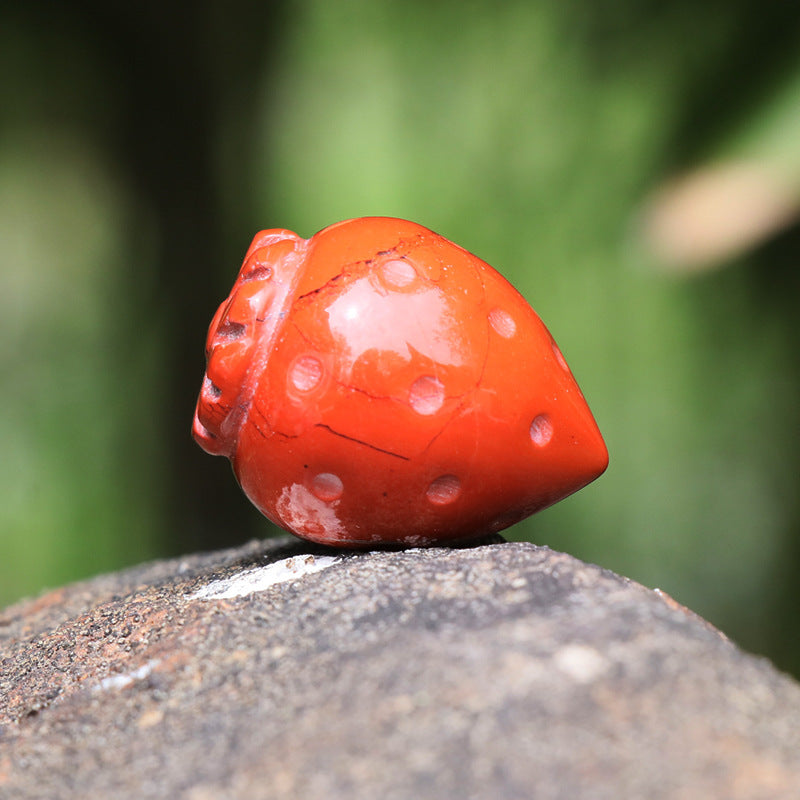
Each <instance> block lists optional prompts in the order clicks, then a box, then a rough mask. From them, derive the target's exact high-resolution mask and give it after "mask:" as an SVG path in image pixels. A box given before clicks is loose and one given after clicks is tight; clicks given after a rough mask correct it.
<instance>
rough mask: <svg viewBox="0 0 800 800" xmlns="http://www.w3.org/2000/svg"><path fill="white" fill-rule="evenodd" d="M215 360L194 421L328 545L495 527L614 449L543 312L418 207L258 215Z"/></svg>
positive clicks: (209, 354) (207, 444)
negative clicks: (263, 227) (281, 222)
mask: <svg viewBox="0 0 800 800" xmlns="http://www.w3.org/2000/svg"><path fill="white" fill-rule="evenodd" d="M206 358H207V368H206V376H205V379H204V381H203V387H202V390H201V392H200V398H199V400H198V402H197V410H196V412H195V419H194V436H195V438H196V439H197V441H198V442H199V443H200V445H201V446H202V447H203V448H204V449H205V450H207V451H208V452H209V453H214V454H219V455H226V456H228V457H229V458H230V459H231V461H232V463H233V468H234V471H235V473H236V476H237V478H238V480H239V483H240V484H241V486H242V488H243V489H244V491H245V493H246V494H247V496H248V497H249V498H250V500H251V501H252V502H253V503H254V504H255V505H256V506H257V507H258V508H259V509H260V510H261V511H262V512H263V513H264V514H265V515H266V516H267V517H269V519H271V520H272V521H273V522H275V523H276V524H278V525H280V526H281V527H283V528H286V529H287V530H289V531H292V532H293V533H295V534H297V535H298V536H300V537H303V538H305V539H310V540H313V541H316V542H321V543H323V544H329V545H336V546H348V547H351V546H352V547H362V546H370V545H374V544H376V543H397V544H407V545H429V544H435V543H442V542H450V541H457V540H459V539H465V538H471V537H474V536H477V535H480V534H481V533H484V532H487V531H498V530H501V529H503V528H506V527H508V526H509V525H512V524H514V523H515V522H517V521H519V520H521V519H523V518H524V517H527V516H528V515H530V514H532V513H534V512H535V511H539V510H540V509H542V508H545V507H546V506H549V505H551V504H552V503H555V502H556V501H558V500H560V499H562V498H563V497H566V496H567V495H569V494H571V493H572V492H575V491H576V490H578V489H580V488H581V487H582V486H585V485H586V484H587V483H589V482H590V481H592V480H594V479H595V478H596V477H597V476H598V475H600V474H601V473H602V472H603V471H604V470H605V468H606V466H607V464H608V453H607V451H606V447H605V444H604V442H603V439H602V437H601V435H600V432H599V430H598V428H597V425H596V424H595V421H594V419H593V417H592V414H591V412H590V411H589V408H588V406H587V405H586V402H585V400H584V398H583V395H582V394H581V391H580V389H579V388H578V386H577V384H576V383H575V380H574V378H573V377H572V374H571V373H570V371H569V368H568V367H567V364H566V362H565V361H564V358H563V356H562V355H561V353H560V351H559V349H558V347H557V346H556V344H555V342H554V341H553V338H552V336H551V335H550V333H549V332H548V330H547V328H545V326H544V324H543V323H542V321H541V320H540V319H539V317H538V316H537V315H536V313H535V312H534V311H533V310H532V309H531V307H530V306H529V305H528V304H527V303H526V302H525V300H524V299H523V297H522V296H521V295H520V294H519V293H518V292H517V291H516V290H515V289H514V288H513V287H512V286H511V285H510V284H509V283H508V282H507V281H506V280H505V279H504V278H503V277H502V276H501V275H500V274H499V273H497V272H496V271H495V270H494V269H492V268H491V267H490V266H489V265H488V264H486V263H485V262H483V261H481V260H480V259H479V258H477V257H476V256H474V255H472V254H471V253H468V252H467V251H466V250H463V249H462V248H460V247H458V246H457V245H455V244H453V243H452V242H449V241H448V240H447V239H444V238H443V237H442V236H439V235H438V234H436V233H433V232H432V231H430V230H428V229H427V228H423V227H422V226H420V225H417V224H415V223H412V222H406V221H404V220H399V219H390V218H384V217H370V218H364V219H355V220H348V221H346V222H340V223H338V224H336V225H331V226H330V227H328V228H325V229H324V230H322V231H320V232H319V233H318V234H316V235H315V236H313V237H312V238H311V239H308V240H305V239H301V238H300V237H299V236H297V235H296V234H294V233H292V232H290V231H286V230H268V231H262V232H261V233H259V234H258V235H257V236H256V237H255V239H254V240H253V243H252V244H251V245H250V249H249V250H248V251H247V255H246V257H245V260H244V264H243V266H242V268H241V271H240V272H239V276H238V278H237V280H236V283H235V284H234V287H233V290H232V291H231V294H230V296H229V297H228V299H227V300H226V301H225V302H224V303H223V304H222V305H221V306H220V308H219V310H218V311H217V313H216V315H215V317H214V319H213V321H212V323H211V327H210V329H209V332H208V340H207V344H206Z"/></svg>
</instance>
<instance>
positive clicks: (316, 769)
mask: <svg viewBox="0 0 800 800" xmlns="http://www.w3.org/2000/svg"><path fill="white" fill-rule="evenodd" d="M287 559H289V560H287ZM0 663H1V664H2V672H1V673H0V797H2V798H15V800H16V799H17V798H19V799H20V800H24V799H25V798H48V800H52V799H53V798H57V799H58V800H60V799H61V798H82V800H85V799H86V798H111V797H113V798H115V800H127V799H128V798H131V800H133V799H134V798H135V799H136V800H146V799H147V798H165V797H169V798H186V799H187V800H206V799H208V800H211V798H236V799H237V800H249V799H250V798H278V799H280V798H293V799H295V798H304V799H310V800H314V799H315V798H326V800H330V799H331V798H333V799H335V798H383V799H384V800H405V798H414V800H417V799H418V798H437V800H440V799H442V798H443V799H445V800H447V799H449V798H453V799H455V798H459V800H463V799H465V798H481V800H483V799H484V798H492V800H505V798H509V799H511V798H537V800H539V799H542V800H548V799H549V798H564V799H565V800H566V799H567V798H568V799H569V800H583V799H585V798H591V799H592V800H594V798H597V799H598V800H600V799H601V798H602V799H604V798H609V800H611V798H614V800H619V799H620V798H626V799H627V798H648V800H659V799H660V798H670V800H672V799H673V798H674V799H675V800H692V799H693V798H702V799H703V800H709V799H713V798H720V799H721V800H722V799H724V800H740V799H742V800H744V799H748V800H749V799H750V798H753V799H756V798H764V800H767V799H768V800H776V799H779V798H787V800H788V798H792V800H796V799H797V798H798V797H800V686H798V684H796V683H795V682H794V681H792V680H791V679H789V678H788V677H786V676H784V675H781V674H780V673H778V672H777V671H776V670H775V669H774V668H773V667H772V666H771V665H770V664H769V663H768V662H767V661H765V660H763V659H758V658H754V657H753V656H750V655H748V654H746V653H743V652H742V651H740V650H739V649H738V648H737V647H736V646H735V645H733V644H732V643H731V642H729V641H728V640H727V639H726V638H725V637H724V636H723V635H722V634H720V633H719V632H718V631H716V630H715V629H714V628H712V627H711V626H710V625H709V624H708V623H705V622H704V621H703V620H701V619H700V618H698V617H696V616H695V615H694V614H692V613H691V612H688V611H686V610H685V609H683V608H682V607H680V606H678V605H677V604H676V603H675V602H674V601H672V600H671V599H670V598H669V597H667V596H665V595H661V594H659V593H657V592H654V591H650V590H648V589H645V588H644V587H642V586H640V585H638V584H636V583H633V582H631V581H629V580H626V579H624V578H620V577H618V576H617V575H614V574H613V573H610V572H607V571H604V570H602V569H599V568H597V567H594V566H591V565H587V564H584V563H582V562H580V561H577V560H576V559H574V558H572V557H570V556H568V555H564V554H561V553H556V552H553V551H551V550H549V549H547V548H542V547H535V546H533V545H530V544H511V543H502V542H498V543H495V544H489V545H484V546H477V547H473V548H463V549H430V550H406V551H400V552H375V553H361V554H353V553H336V552H331V551H322V550H318V549H314V548H312V547H309V546H308V545H306V544H303V543H301V542H298V541H295V540H289V539H281V540H273V541H271V542H266V543H264V542H253V543H250V544H248V545H245V546H244V547H242V548H239V549H235V550H228V551H224V552H219V553H211V554H205V555H199V556H192V557H188V558H185V559H180V560H175V561H165V562H158V563H155V564H150V565H144V566H142V567H138V568H135V569H132V570H128V571H124V572H120V573H118V574H115V575H109V576H103V577H100V578H97V579H94V580H91V581H87V582H85V583H81V584H76V585H73V586H69V587H66V588H63V589H59V590H57V591H55V592H51V593H49V594H46V595H44V596H43V597H40V598H38V599H36V600H33V601H27V602H24V603H20V604H17V605H16V606H12V607H10V608H8V609H6V610H5V611H4V612H2V613H0Z"/></svg>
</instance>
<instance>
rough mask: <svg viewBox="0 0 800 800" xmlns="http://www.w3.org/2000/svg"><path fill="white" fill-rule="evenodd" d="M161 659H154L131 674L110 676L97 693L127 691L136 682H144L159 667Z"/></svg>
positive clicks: (96, 688)
mask: <svg viewBox="0 0 800 800" xmlns="http://www.w3.org/2000/svg"><path fill="white" fill-rule="evenodd" d="M160 662H161V659H160V658H154V659H152V660H151V661H148V662H147V663H146V664H142V666H141V667H139V668H138V669H134V670H131V671H130V672H123V673H120V674H117V675H109V676H108V677H107V678H103V680H101V681H100V682H99V683H98V684H97V685H96V686H95V687H94V691H95V692H107V691H109V690H110V689H125V688H126V687H128V686H130V685H131V684H132V683H135V682H136V681H141V680H144V679H145V678H146V677H148V675H150V673H151V672H152V671H153V670H154V669H155V668H156V667H157V666H158V665H159V663H160Z"/></svg>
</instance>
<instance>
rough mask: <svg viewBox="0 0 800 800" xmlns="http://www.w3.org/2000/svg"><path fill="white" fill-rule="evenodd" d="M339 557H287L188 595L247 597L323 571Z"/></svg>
mask: <svg viewBox="0 0 800 800" xmlns="http://www.w3.org/2000/svg"><path fill="white" fill-rule="evenodd" d="M338 561H341V559H339V558H335V557H333V556H312V555H306V556H303V555H300V556H292V557H291V558H284V559H283V561H276V562H275V563H273V564H267V565H266V566H264V567H257V568H256V569H248V570H246V571H245V572H240V573H239V574H238V575H231V576H230V577H227V578H221V579H220V580H217V581H213V582H212V583H209V584H207V585H206V586H203V587H202V588H200V589H198V590H197V591H196V592H195V593H194V594H191V595H189V596H188V599H189V600H226V599H229V598H232V597H246V596H247V595H248V594H253V593H254V592H263V591H264V590H265V589H269V587H270V586H275V584H277V583H285V582H286V581H294V580H297V579H298V578H302V577H303V576H304V575H310V574H311V573H313V572H320V571H321V570H323V569H327V568H328V567H331V566H333V565H334V564H336V563H337V562H338Z"/></svg>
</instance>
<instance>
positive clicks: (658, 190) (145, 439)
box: [0, 0, 800, 674]
mask: <svg viewBox="0 0 800 800" xmlns="http://www.w3.org/2000/svg"><path fill="white" fill-rule="evenodd" d="M17 6H18V7H17V8H9V7H8V5H4V8H3V11H2V12H0V75H2V77H1V78H0V91H1V92H2V97H1V98H0V101H1V102H0V122H1V124H0V304H2V305H1V311H2V313H0V334H1V335H0V368H1V369H2V375H3V390H4V391H3V394H4V398H3V400H4V402H3V413H2V415H0V441H2V447H3V454H2V455H3V457H2V459H1V460H0V493H1V494H0V604H5V603H8V602H12V601H14V600H15V599H17V598H19V597H21V596H23V595H29V594H32V593H36V592H39V591H41V590H42V589H44V588H45V587H53V586H55V585H58V584H61V583H63V582H66V581H70V580H73V579H77V578H81V577H84V576H88V575H92V574H95V573H97V572H99V571H104V570H111V569H115V568H118V567H120V566H122V565H126V564H132V563H135V562H138V561H140V560H143V559H147V558H154V557H158V556H163V555H172V554H178V553H184V552H191V551H196V550H201V549H211V548H217V547H222V546H226V545H232V544H236V543H240V542H243V541H245V540H247V539H248V538H251V537H263V536H266V535H269V534H271V533H273V532H274V531H273V529H271V528H270V527H269V526H268V525H267V523H266V522H265V521H264V520H263V519H262V518H261V517H260V516H259V515H258V514H257V512H255V511H254V510H253V509H252V508H251V507H250V505H249V504H248V503H247V501H246V500H245V499H244V497H243V496H242V495H241V494H240V492H239V489H238V487H237V486H236V485H235V481H234V479H233V477H232V474H231V472H230V468H229V466H228V464H227V461H225V460H223V459H213V458H211V457H209V456H207V455H206V454H204V453H203V452H202V451H201V450H200V448H199V447H197V446H196V445H195V444H194V442H193V441H192V440H191V437H190V435H189V430H190V424H191V417H192V413H193V407H194V402H195V396H196V392H197V391H198V389H199V386H200V381H201V378H202V374H203V367H204V363H203V344H204V338H205V331H206V326H207V325H208V323H209V321H210V319H211V316H212V314H213V312H214V310H215V309H216V306H217V305H218V303H219V302H220V301H221V300H222V299H223V297H224V296H225V295H226V294H227V292H228V290H229V288H230V285H231V284H232V281H233V278H234V276H235V274H236V271H237V270H238V266H239V263H240V260H241V258H242V256H243V255H244V251H245V249H246V248H247V246H248V244H249V242H250V239H251V237H252V236H253V234H254V233H255V232H256V231H257V230H259V229H261V228H267V227H286V228H290V229H292V230H296V231H297V232H298V233H300V234H301V235H303V236H310V235H311V234H313V233H314V232H316V231H317V230H318V229H320V228H322V227H324V226H325V225H328V224H330V223H332V222H334V221H337V220H341V219H345V218H349V217H355V216H362V215H391V216H400V217H405V218H409V219H412V220H414V221H417V222H420V223H422V224H424V225H426V226H428V227H430V228H433V229H434V230H436V231H438V232H439V233H441V234H443V235H445V236H447V237H448V238H450V239H452V240H454V241H456V242H457V243H459V244H461V245H462V246H464V247H466V248H467V249H469V250H471V251H473V252H475V253H476V254H477V255H479V256H481V257H482V258H484V259H485V260H486V261H488V262H489V263H490V264H492V265H494V266H495V267H496V268H498V269H499V270H500V271H501V272H502V273H503V274H505V275H506V276H507V277H508V278H509V279H510V280H511V281H512V282H513V283H514V284H515V285H516V286H517V287H518V288H519V289H520V290H521V291H522V292H523V294H524V295H525V296H526V297H527V299H528V300H529V301H530V303H531V304H532V305H533V307H534V308H535V309H536V310H537V311H538V313H539V314H540V316H541V317H542V318H543V319H544V321H545V322H546V323H547V325H548V326H549V328H550V330H551V331H552V333H553V335H554V336H555V338H556V340H557V341H558V342H559V344H560V346H561V349H562V350H563V351H564V353H565V355H566V357H567V360H568V361H569V363H570V365H571V367H572V369H573V372H574V373H575V375H576V377H577V379H578V381H579V383H580V384H581V387H582V388H583V390H584V392H585V394H586V396H587V398H588V400H589V402H590V405H591V406H592V409H593V411H594V413H595V416H596V418H597V420H598V423H599V425H600V428H601V430H602V431H603V433H604V435H605V437H606V441H607V443H608V447H609V451H610V453H611V466H610V468H609V471H608V472H607V473H606V475H605V476H604V477H603V478H601V479H600V480H599V481H597V482H596V483H594V484H592V485H591V486H590V487H588V488H587V489H585V490H583V491H582V492H580V493H579V494H577V495H575V496H573V497H572V498H570V499H568V500H566V501H564V502H563V503H560V504H558V505H557V506H555V507H553V508H551V509H549V510H547V511H545V512H543V513H541V514H539V515H537V516H535V517H533V518H532V519H530V520H528V521H526V522H525V523H523V524H521V525H519V526H517V527H516V528H513V529H511V530H510V531H508V532H507V535H508V537H509V538H512V539H529V540H531V541H534V542H537V543H541V544H547V545H549V546H551V547H553V548H556V549H559V550H566V551H568V552H571V553H573V554H575V555H577V556H579V557H580V558H583V559H586V560H589V561H592V562H595V563H598V564H601V565H603V566H605V567H609V568H611V569H613V570H616V571H618V572H621V573H623V574H625V575H627V576H629V577H631V578H634V579H636V580H638V581H641V582H642V583H644V584H646V585H648V586H657V587H660V588H662V589H663V590H665V591H667V592H669V593H670V594H672V595H673V596H674V597H675V598H676V599H677V600H678V601H679V602H681V603H684V604H686V605H688V606H690V607H691V608H693V609H694V610H696V611H697V612H698V613H700V614H702V615H703V616H705V617H707V618H708V619H709V620H711V621H712V622H714V623H715V624H716V625H718V626H719V627H721V628H722V629H723V630H724V631H726V632H727V633H728V634H729V635H730V636H732V637H733V638H734V639H736V640H737V641H738V642H740V643H741V644H742V645H743V646H745V647H746V648H748V649H750V650H752V651H755V652H759V653H764V654H766V655H768V656H770V657H771V658H772V659H773V660H775V661H776V663H777V664H778V665H779V666H781V667H783V668H784V669H787V670H791V671H793V672H794V673H795V674H800V616H798V613H797V611H798V601H800V582H798V580H797V574H798V570H800V501H799V500H798V497H799V496H800V492H799V491H798V490H799V489H800V455H798V454H799V453H800V413H799V412H800V358H798V344H800V342H799V341H798V340H799V338H800V336H799V334H798V325H797V322H796V318H797V314H798V311H799V310H800V304H799V302H798V301H800V270H798V261H799V260H800V228H798V225H797V219H798V215H797V212H798V207H799V206H800V5H798V4H794V3H773V4H770V3H764V2H761V1H759V2H756V1H755V0H725V1H724V2H723V0H709V1H708V2H704V3H697V2H696V1H695V0H673V1H672V2H670V1H669V0H664V1H662V2H650V0H610V1H609V2H604V3H599V2H596V0H545V1H543V2H522V0H511V1H510V2H500V3H498V2H496V0H460V1H459V2H451V1H449V0H448V1H446V2H431V1H430V0H406V2H384V1H383V0H337V2H330V0H306V1H305V2H283V3H272V4H267V3H256V2H249V1H248V0H229V2H225V3H222V2H211V1H210V0H206V1H205V2H202V1H201V2H198V3H197V4H194V6H193V10H192V12H191V14H185V13H182V12H181V10H180V4H169V3H160V2H155V0H144V2H141V3H136V4H131V3H119V2H114V1H113V0H111V2H108V1H106V2H102V3H101V2H90V0H77V1H76V2H71V3H65V4H56V3H43V2H37V0H32V2H28V3H26V4H17ZM174 6H175V7H174Z"/></svg>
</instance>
